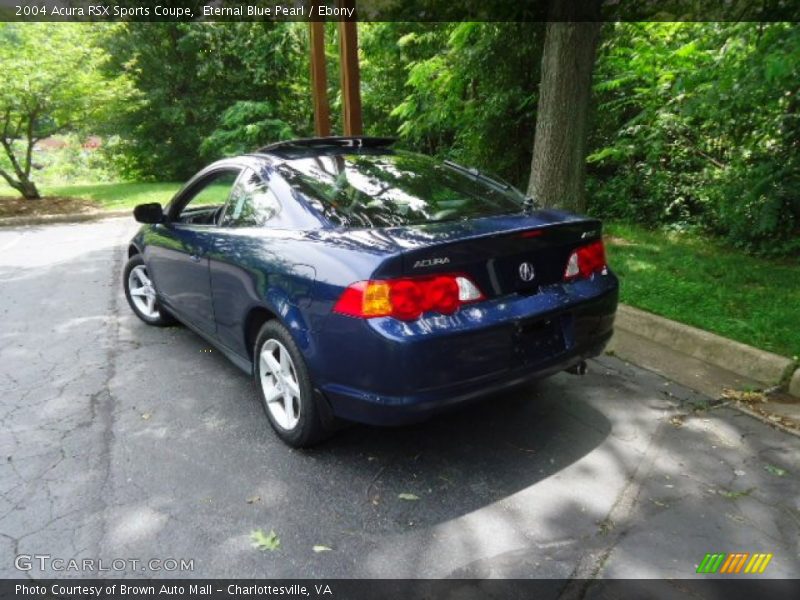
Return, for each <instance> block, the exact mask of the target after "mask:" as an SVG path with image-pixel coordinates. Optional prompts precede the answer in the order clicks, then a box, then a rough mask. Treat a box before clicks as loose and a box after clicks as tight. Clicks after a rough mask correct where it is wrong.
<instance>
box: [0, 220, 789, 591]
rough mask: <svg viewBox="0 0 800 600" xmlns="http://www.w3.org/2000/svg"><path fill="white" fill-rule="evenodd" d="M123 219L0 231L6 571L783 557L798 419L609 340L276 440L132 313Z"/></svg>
mask: <svg viewBox="0 0 800 600" xmlns="http://www.w3.org/2000/svg"><path fill="white" fill-rule="evenodd" d="M134 228H135V226H134V224H133V223H132V222H131V221H130V220H129V219H113V220H106V221H100V222H95V223H85V224H74V225H51V226H48V227H32V228H19V229H9V228H5V229H0V419H2V430H1V433H0V438H2V441H1V442H0V452H1V454H0V457H2V460H0V492H2V495H1V496H0V576H3V577H14V576H19V575H20V573H19V572H18V571H17V570H16V569H15V567H14V559H15V557H16V556H18V555H20V554H30V555H35V554H47V555H50V556H52V557H54V558H64V559H69V558H94V559H99V558H102V559H104V560H106V561H110V560H111V559H115V558H121V559H127V560H129V559H138V560H140V561H147V560H149V559H152V558H155V559H168V558H176V559H192V560H193V561H194V571H193V572H192V573H163V572H153V571H143V572H140V571H137V570H135V569H133V568H127V570H126V571H125V572H123V573H105V574H106V575H125V576H136V575H140V576H141V575H146V576H159V575H172V576H177V575H194V576H203V577H225V576H230V577H449V576H455V577H485V576H491V577H511V576H514V577H568V576H570V575H575V576H579V577H589V576H594V575H598V576H604V577H679V578H680V577H689V576H692V575H693V573H694V570H695V568H696V565H697V563H698V562H699V561H700V560H701V559H702V557H703V556H704V554H705V553H707V552H771V553H774V558H773V560H772V563H771V564H770V566H769V568H768V569H767V571H766V573H765V575H767V576H772V577H787V576H796V575H797V573H798V572H800V545H799V543H798V540H800V535H799V533H800V486H798V477H800V444H799V443H798V438H795V437H791V436H787V435H786V434H783V433H780V432H777V431H774V430H772V429H771V428H769V427H768V426H765V425H763V424H761V423H759V422H756V421H753V420H751V419H750V418H749V417H746V416H743V415H741V414H739V413H737V412H735V411H733V410H730V409H728V408H725V407H722V408H716V409H713V410H703V409H704V407H705V406H706V403H705V399H704V398H702V397H701V396H698V395H696V394H693V393H692V392H690V391H688V390H686V389H683V388H680V387H679V386H677V385H675V384H671V383H669V382H667V381H665V380H664V379H661V378H660V377H658V376H656V375H654V374H652V373H650V372H648V371H644V370H641V369H638V368H636V367H633V366H630V365H627V364H625V363H623V362H621V361H618V360H616V359H614V358H612V357H603V358H602V359H600V360H597V361H592V362H591V364H590V372H589V374H588V375H586V376H584V377H576V376H572V375H568V374H560V375H557V376H555V377H553V378H550V379H548V380H545V381H541V382H539V383H537V384H536V385H533V386H529V387H526V388H524V389H521V390H519V391H518V392H516V393H514V394H510V395H509V394H506V395H505V396H503V397H495V398H490V399H488V400H487V401H486V402H484V403H482V404H480V405H476V406H473V407H470V408H468V409H466V410H462V411H459V412H456V413H453V414H450V415H446V416H443V417H440V418H438V419H436V420H434V421H431V422H428V423H425V424H422V425H418V426H413V427H405V428H397V429H378V428H368V427H361V426H354V427H351V428H349V429H347V430H345V431H343V432H341V433H340V434H339V435H338V436H337V437H335V438H334V439H332V440H331V441H329V442H327V443H326V444H324V445H322V446H320V447H318V448H316V449H314V450H313V451H307V452H301V451H296V450H291V449H289V448H287V447H286V446H284V445H283V444H281V443H280V442H279V441H278V440H277V439H276V438H275V437H274V436H273V435H272V433H271V431H270V430H269V428H268V425H267V423H266V420H265V418H264V416H263V413H262V410H261V408H260V406H259V405H258V404H257V402H256V399H255V390H254V388H253V387H252V384H251V382H250V381H249V379H248V378H247V377H246V376H244V375H243V374H242V373H241V372H239V371H238V370H236V369H235V368H234V367H233V366H232V365H230V364H229V363H228V362H227V361H226V360H225V359H224V358H223V357H221V356H220V355H219V354H218V353H216V352H214V351H210V348H209V347H208V345H207V344H206V343H205V342H204V341H203V340H202V339H201V338H199V337H197V336H196V335H194V334H193V333H191V332H189V331H188V330H186V329H185V328H183V327H172V328H168V329H155V328H149V327H147V326H145V325H144V324H142V323H140V322H139V321H138V320H136V319H135V318H134V317H133V316H132V314H131V313H130V311H129V309H128V307H127V305H126V303H125V299H124V297H123V295H122V293H121V286H120V272H121V268H122V265H123V260H124V251H125V246H126V242H127V240H128V239H129V237H130V235H131V234H132V232H133V231H134ZM693 407H694V408H695V409H698V410H695V411H693V410H692V408H693ZM400 494H404V495H405V494H413V496H414V497H416V498H417V499H416V500H414V499H411V500H404V499H401V498H400V497H399V495H400ZM256 529H262V530H264V531H265V532H267V533H269V532H270V531H274V532H275V534H276V535H277V537H278V538H279V539H280V546H279V547H278V549H277V550H275V551H259V550H257V549H254V548H253V547H252V545H251V541H250V533H251V532H252V531H253V530H256ZM315 545H316V546H326V547H328V548H330V550H329V551H323V552H315V551H314V546H315ZM139 568H140V567H139ZM43 574H48V575H56V576H63V575H72V576H74V575H75V573H58V572H53V571H52V570H50V571H46V572H45V573H42V572H41V571H39V570H38V568H35V569H34V570H33V571H31V572H30V573H29V575H30V576H33V577H40V576H42V575H43ZM91 575H93V573H86V576H91Z"/></svg>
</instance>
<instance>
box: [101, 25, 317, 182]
mask: <svg viewBox="0 0 800 600" xmlns="http://www.w3.org/2000/svg"><path fill="white" fill-rule="evenodd" d="M306 27H307V25H305V24H304V23H272V22H259V23H256V22H254V23H123V24H119V25H117V28H116V30H115V31H114V34H113V35H111V36H108V37H107V38H106V40H105V45H106V47H107V49H108V51H109V53H110V54H111V56H112V59H111V60H110V61H109V63H108V65H107V69H108V71H109V72H117V71H123V72H125V73H126V74H127V75H128V76H129V77H130V79H131V80H132V82H133V85H134V88H135V92H134V93H133V94H132V95H131V96H130V97H129V98H127V99H126V102H125V103H126V106H125V107H121V110H120V111H119V113H118V117H117V118H116V119H115V120H114V121H113V122H112V123H110V130H111V131H113V132H115V133H117V134H119V135H120V142H119V144H118V145H116V146H115V147H112V148H111V150H112V156H114V157H115V159H116V160H117V165H118V166H119V168H120V169H121V170H122V171H123V172H124V173H125V174H126V175H128V176H131V177H133V176H138V177H149V178H157V179H183V178H185V177H188V176H189V175H191V174H192V173H194V172H195V171H196V170H197V169H198V168H200V167H201V166H202V164H203V163H205V162H208V161H210V160H214V159H217V158H220V157H221V156H223V155H225V154H228V153H232V152H239V151H242V150H252V149H253V148H254V147H256V146H260V145H263V144H266V143H269V142H271V141H275V139H277V138H283V137H292V136H294V135H302V134H308V133H310V131H311V124H312V115H311V110H312V107H311V103H310V102H309V80H308V59H307V55H308V48H307V46H308V41H307V34H306ZM238 135H241V136H242V138H241V139H239V140H237V136H238Z"/></svg>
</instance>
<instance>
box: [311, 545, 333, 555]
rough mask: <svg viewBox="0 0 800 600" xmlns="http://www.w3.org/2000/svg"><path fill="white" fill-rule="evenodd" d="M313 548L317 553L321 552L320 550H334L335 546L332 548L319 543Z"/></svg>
mask: <svg viewBox="0 0 800 600" xmlns="http://www.w3.org/2000/svg"><path fill="white" fill-rule="evenodd" d="M313 549H314V552H316V553H317V554H319V553H320V552H330V551H331V550H333V548H331V547H330V546H323V545H322V544H317V545H316V546H314V548H313Z"/></svg>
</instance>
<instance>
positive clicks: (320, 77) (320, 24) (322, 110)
mask: <svg viewBox="0 0 800 600" xmlns="http://www.w3.org/2000/svg"><path fill="white" fill-rule="evenodd" d="M309 26H310V30H309V31H310V36H311V96H312V97H313V99H314V132H315V133H316V135H317V137H326V136H329V135H330V134H331V112H330V107H329V105H328V77H327V73H326V72H325V22H324V21H311V23H309Z"/></svg>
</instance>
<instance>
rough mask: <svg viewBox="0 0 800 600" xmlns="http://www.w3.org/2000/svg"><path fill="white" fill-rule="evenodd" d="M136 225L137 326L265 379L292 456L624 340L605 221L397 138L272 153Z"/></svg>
mask: <svg viewBox="0 0 800 600" xmlns="http://www.w3.org/2000/svg"><path fill="white" fill-rule="evenodd" d="M134 215H135V217H136V219H137V220H138V221H139V222H141V223H144V225H143V227H142V228H141V230H140V231H139V232H138V233H137V234H136V236H135V237H134V238H133V240H132V241H131V244H130V247H129V249H128V256H129V260H128V263H127V265H126V267H125V272H124V278H123V281H124V287H125V295H126V297H127V299H128V302H129V304H130V306H131V308H132V309H133V311H134V312H135V313H136V315H137V316H138V317H139V318H140V319H141V320H142V321H144V322H145V323H148V324H151V325H165V324H168V323H171V322H173V321H174V320H176V319H177V320H178V321H180V322H182V323H184V324H185V325H186V326H188V327H189V328H191V329H192V330H194V331H196V332H197V333H198V334H200V335H201V336H203V337H205V338H206V339H208V340H209V342H211V343H212V344H214V346H216V347H217V348H218V349H219V350H220V351H221V352H222V353H224V354H225V355H226V356H227V357H228V358H229V359H230V360H231V361H233V362H234V363H235V364H236V365H237V366H238V367H240V368H241V369H242V370H244V371H245V372H247V373H249V374H252V376H253V377H254V379H255V382H256V386H257V388H258V390H259V395H260V397H261V400H262V402H263V405H264V409H265V412H266V415H267V417H268V419H269V422H270V424H271V425H272V427H273V429H274V430H275V431H276V432H277V434H278V435H279V436H280V437H281V439H283V440H284V441H285V442H286V443H288V444H290V445H292V446H297V447H302V446H308V445H310V444H313V443H315V442H317V441H319V440H320V439H322V438H324V437H325V436H326V435H327V434H328V433H329V432H331V431H333V430H335V428H336V427H337V424H339V423H341V422H342V421H359V422H363V423H372V424H385V425H389V424H400V423H407V422H412V421H416V420H420V419H423V418H425V417H428V416H430V415H432V414H434V413H437V412H439V411H442V410H444V409H446V408H448V407H451V406H454V405H456V404H459V403H462V402H466V401H469V400H473V399H475V398H479V397H481V396H484V395H486V394H488V393H491V392H496V391H499V390H503V389H507V388H511V387H513V386H517V385H519V384H522V383H525V382H527V381H530V380H532V379H535V378H539V377H543V376H546V375H549V374H552V373H556V372H558V371H561V370H573V371H575V370H579V369H582V368H583V366H584V364H585V363H584V360H585V359H586V358H588V357H591V356H596V355H597V354H599V353H600V352H601V351H602V350H603V348H604V346H605V344H606V342H607V341H608V339H609V338H610V337H611V333H612V327H613V322H614V314H615V311H616V308H617V295H618V282H617V279H616V277H615V276H614V275H613V274H612V273H611V271H610V270H609V268H608V266H607V265H606V260H605V252H604V249H603V242H602V234H601V225H600V223H599V222H598V221H597V220H595V219H590V218H586V217H581V216H576V215H573V214H569V213H565V212H562V211H558V210H551V209H537V207H536V205H535V204H534V203H533V201H532V200H531V199H530V198H526V197H525V196H524V195H523V194H521V193H520V192H519V191H517V190H516V189H515V188H513V187H512V186H510V185H508V184H507V183H505V182H503V181H501V180H499V179H496V178H493V177H490V176H488V175H486V174H484V173H482V172H480V171H478V170H475V169H470V168H465V167H463V166H460V165H458V164H456V163H452V162H449V161H443V162H442V161H439V160H435V159H433V158H430V157H427V156H423V155H419V154H414V153H409V152H403V151H400V150H395V149H393V148H392V145H391V140H390V139H384V138H367V137H363V138H318V139H309V140H295V141H289V142H281V143H278V144H274V145H271V146H267V147H265V148H262V149H261V150H259V151H257V152H254V153H252V154H247V155H243V156H238V157H236V158H230V159H224V160H220V161H218V162H215V163H214V164H212V165H210V166H208V167H206V168H205V169H203V170H202V171H200V172H199V173H198V174H197V175H195V176H194V177H193V178H192V179H190V180H189V182H188V183H187V184H186V185H185V186H184V187H183V188H182V189H181V190H180V191H179V192H178V193H177V194H176V195H175V197H174V198H173V199H172V201H171V202H170V203H169V205H168V206H167V207H165V208H163V209H162V207H161V205H160V204H143V205H139V206H137V207H136V208H135V210H134Z"/></svg>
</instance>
